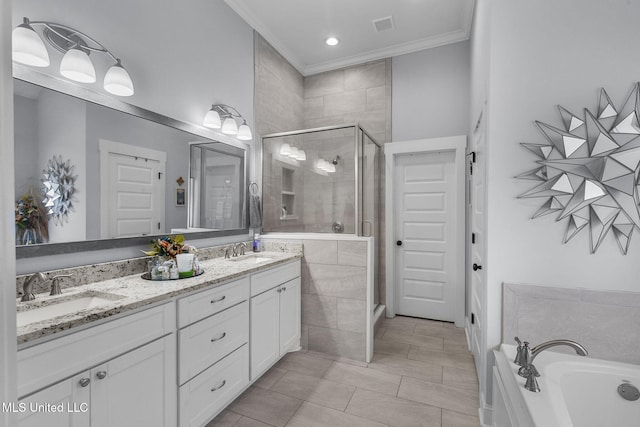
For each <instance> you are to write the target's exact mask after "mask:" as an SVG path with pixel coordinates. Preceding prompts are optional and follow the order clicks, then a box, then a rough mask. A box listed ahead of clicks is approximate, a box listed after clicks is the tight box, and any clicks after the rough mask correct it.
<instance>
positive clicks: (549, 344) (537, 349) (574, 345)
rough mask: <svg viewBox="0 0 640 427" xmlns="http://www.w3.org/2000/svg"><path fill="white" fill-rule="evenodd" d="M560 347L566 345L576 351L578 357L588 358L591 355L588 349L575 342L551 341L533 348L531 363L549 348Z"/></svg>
mask: <svg viewBox="0 0 640 427" xmlns="http://www.w3.org/2000/svg"><path fill="white" fill-rule="evenodd" d="M559 345H566V346H569V347H571V348H572V349H574V350H575V352H576V354H577V355H578V356H587V355H589V352H588V351H587V349H586V348H584V347H583V346H582V345H581V344H578V343H577V342H575V341H571V340H551V341H547V342H543V343H542V344H538V345H537V346H535V347H533V348H532V349H531V363H533V361H534V359H535V358H536V356H537V355H539V354H540V353H542V352H543V351H545V350H546V349H548V348H551V347H557V346H559Z"/></svg>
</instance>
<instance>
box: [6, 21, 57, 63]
mask: <svg viewBox="0 0 640 427" xmlns="http://www.w3.org/2000/svg"><path fill="white" fill-rule="evenodd" d="M11 37H12V40H13V41H12V57H13V60H14V61H16V62H19V63H21V64H26V65H31V66H33V67H48V66H49V53H48V52H47V48H46V47H45V46H44V42H43V41H42V39H41V38H40V36H39V35H38V33H36V32H35V30H34V29H33V28H32V27H31V25H29V20H28V19H27V18H24V23H22V24H20V25H18V26H17V27H16V28H14V30H13V32H12V33H11Z"/></svg>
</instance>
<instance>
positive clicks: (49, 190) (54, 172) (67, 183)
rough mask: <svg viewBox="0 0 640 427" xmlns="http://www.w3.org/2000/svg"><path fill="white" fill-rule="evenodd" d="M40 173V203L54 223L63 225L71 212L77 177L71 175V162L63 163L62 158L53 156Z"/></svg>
mask: <svg viewBox="0 0 640 427" xmlns="http://www.w3.org/2000/svg"><path fill="white" fill-rule="evenodd" d="M42 173H43V179H42V192H43V194H44V200H42V203H43V204H44V207H45V209H46V210H47V214H48V215H49V217H50V218H53V220H54V223H55V224H56V225H63V223H65V222H69V212H70V211H72V210H73V200H74V194H75V192H76V189H75V182H76V179H77V178H78V176H77V175H73V166H72V165H71V160H67V161H63V160H62V156H53V158H51V159H50V160H49V163H48V164H47V168H46V169H45V170H43V171H42Z"/></svg>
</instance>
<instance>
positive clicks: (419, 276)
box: [394, 151, 458, 322]
mask: <svg viewBox="0 0 640 427" xmlns="http://www.w3.org/2000/svg"><path fill="white" fill-rule="evenodd" d="M454 161H455V152H454V151H435V152H427V153H416V154H405V155H399V156H396V166H395V177H394V181H395V185H396V187H395V189H394V190H395V194H396V197H395V198H396V200H395V203H394V205H395V210H396V233H395V234H396V241H397V243H396V244H397V248H396V249H397V259H396V266H397V269H396V272H397V273H396V275H397V277H396V292H397V294H396V301H397V304H396V306H397V313H398V314H403V315H407V316H415V317H423V318H428V319H437V320H443V321H449V322H453V321H455V291H456V283H455V280H456V278H457V277H458V276H457V274H456V271H455V261H456V260H455V254H456V251H457V246H456V230H455V221H456V217H457V212H456V203H455V201H456V188H455V162H454Z"/></svg>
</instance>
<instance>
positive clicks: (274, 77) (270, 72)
mask: <svg viewBox="0 0 640 427" xmlns="http://www.w3.org/2000/svg"><path fill="white" fill-rule="evenodd" d="M255 70H256V74H255V103H256V104H255V105H256V107H255V108H256V111H255V112H254V115H255V118H256V134H257V135H256V137H257V138H259V137H261V136H262V135H266V134H269V133H276V132H285V131H291V130H299V129H305V128H314V127H321V126H330V125H339V124H343V123H353V122H359V123H360V124H361V125H362V126H363V127H364V129H365V130H366V131H367V132H368V133H370V134H371V136H372V137H374V138H375V139H376V140H377V141H378V142H379V143H381V144H384V143H385V142H390V141H391V60H390V59H386V60H380V61H375V62H370V63H367V64H362V65H358V66H354V67H349V68H345V69H340V70H335V71H329V72H325V73H321V74H317V75H313V76H306V77H304V78H303V77H302V76H301V75H300V74H299V73H298V72H297V71H296V70H295V69H294V68H293V67H292V66H291V64H289V63H288V62H287V61H286V60H285V59H284V58H283V57H282V56H281V55H280V54H279V53H278V52H277V51H276V50H275V49H273V47H271V46H270V45H269V44H268V43H267V42H266V41H265V40H264V39H263V38H262V37H261V36H260V35H259V34H258V33H255ZM349 144H351V142H350V141H349ZM256 145H258V146H260V145H261V144H259V143H258V144H256ZM257 150H258V151H259V150H261V147H260V148H258V149H257ZM254 159H256V160H258V161H260V160H261V155H260V154H258V155H256V157H254ZM382 164H383V165H384V162H382ZM380 172H381V173H380V174H379V180H380V182H379V186H380V188H381V192H380V196H381V199H380V202H381V203H383V202H384V167H382V169H381V171H380ZM254 173H255V179H256V181H258V183H259V184H260V185H261V188H262V182H261V179H262V178H261V176H262V171H261V167H260V166H256V167H254ZM265 202H266V200H265ZM267 208H268V206H267V205H265V206H264V210H265V212H264V215H268V213H267V212H266V210H267ZM304 211H305V212H306V211H307V209H304ZM279 213H280V211H279V210H277V213H276V215H277V214H279ZM379 227H380V228H379V230H380V232H379V239H377V240H378V241H377V242H376V244H377V246H378V248H379V250H378V258H377V266H378V281H379V292H380V303H382V304H384V303H385V265H384V260H385V251H384V244H385V239H384V209H381V210H380V217H379ZM305 243H307V242H305ZM314 243H315V241H314ZM314 243H310V245H311V249H310V248H309V246H308V245H306V246H305V259H304V260H303V278H302V279H303V307H302V316H303V343H305V344H308V345H309V348H310V349H313V350H318V351H327V352H331V353H333V354H337V353H338V354H340V355H342V356H345V357H352V358H358V359H362V360H363V359H364V357H365V355H364V348H365V347H364V340H365V338H364V332H355V331H354V330H355V329H356V328H355V327H353V325H354V324H356V323H358V322H361V323H364V320H363V319H364V318H365V317H366V307H365V305H366V304H365V302H366V301H365V299H364V298H365V297H362V299H360V298H353V297H352V296H353V294H352V292H353V289H351V290H349V289H350V288H351V287H353V286H355V287H358V286H361V287H362V289H361V292H362V294H364V292H365V289H366V269H365V267H364V266H363V265H354V264H353V263H356V261H349V259H350V258H352V257H344V256H342V255H341V256H338V251H340V252H341V254H345V253H347V252H349V251H347V249H346V246H347V244H346V243H345V242H341V243H340V247H338V242H337V241H333V245H335V248H333V249H330V250H328V251H327V253H325V254H321V253H320V254H315V252H316V250H314V249H313V245H314ZM326 244H328V243H327V242H320V243H318V245H319V246H320V247H322V248H324V249H321V250H320V252H322V251H323V250H326V248H325V247H324V246H323V245H326ZM358 244H364V243H362V242H360V243H358ZM360 249H361V248H360ZM308 251H310V252H308ZM360 253H361V254H366V250H363V251H361V252H360ZM308 254H310V255H309V258H307V255H308ZM320 256H327V257H331V260H330V262H328V261H329V260H328V259H327V258H325V260H324V261H325V262H318V260H319V259H321V258H319V257H320ZM362 256H363V257H364V256H365V255H362ZM334 257H335V258H334ZM355 258H358V257H355ZM363 259H364V258H363ZM357 262H358V263H360V264H362V263H364V261H363V260H359V261H357ZM345 263H347V264H345ZM356 271H358V273H357V274H356V273H355V272H356ZM332 283H333V284H332ZM327 289H332V290H329V291H327ZM323 292H328V294H326V293H323ZM349 295H351V297H350V296H349ZM317 304H320V307H322V308H315V307H317ZM318 310H321V312H319V311H318ZM322 310H327V311H326V312H325V311H322ZM323 313H324V314H323ZM347 313H350V315H351V316H352V318H351V320H348V319H350V317H347ZM318 319H320V320H318ZM307 322H308V323H307ZM323 322H324V323H323ZM333 325H335V326H336V327H335V328H334V327H332V326H333ZM350 325H351V326H350ZM322 343H324V344H322ZM360 343H362V345H360ZM356 348H362V352H361V353H360V350H357V351H356V350H355V349H356Z"/></svg>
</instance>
